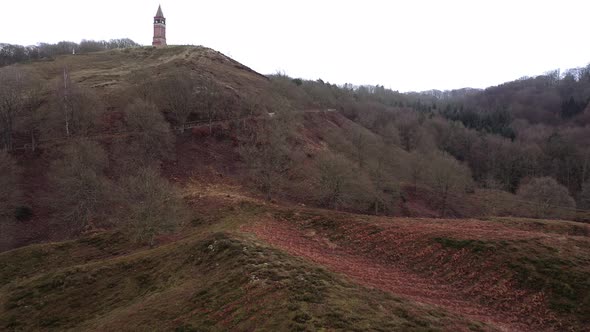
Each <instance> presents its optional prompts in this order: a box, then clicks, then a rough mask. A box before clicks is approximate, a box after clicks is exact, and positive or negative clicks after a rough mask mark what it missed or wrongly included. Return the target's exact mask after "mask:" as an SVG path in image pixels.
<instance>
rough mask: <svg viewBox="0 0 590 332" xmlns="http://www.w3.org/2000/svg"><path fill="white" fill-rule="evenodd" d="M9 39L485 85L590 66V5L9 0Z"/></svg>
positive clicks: (393, 79)
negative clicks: (200, 51) (122, 46)
mask: <svg viewBox="0 0 590 332" xmlns="http://www.w3.org/2000/svg"><path fill="white" fill-rule="evenodd" d="M1 2H2V3H0V10H2V15H1V16H2V20H3V24H2V26H3V30H2V32H0V42H8V43H17V44H35V43H37V42H57V41H60V40H71V41H76V42H79V41H80V40H81V39H83V38H85V39H111V38H122V37H129V38H131V39H133V40H135V41H137V42H139V43H142V44H145V45H149V44H151V37H152V17H153V16H154V14H155V13H156V10H157V8H158V4H159V3H161V5H162V9H163V11H164V14H165V16H166V18H167V30H168V31H167V34H168V43H169V44H196V45H204V46H208V47H211V48H214V49H216V50H218V51H221V52H223V53H225V54H226V55H229V56H231V57H233V58H234V59H236V60H238V61H240V62H242V63H243V64H245V65H247V66H250V67H252V68H253V69H255V70H257V71H259V72H261V73H264V74H269V73H274V72H276V71H278V70H280V71H284V72H286V73H287V74H288V75H290V76H294V77H303V78H307V79H317V78H322V79H324V80H325V81H330V82H332V83H339V84H342V83H347V82H350V83H354V84H381V85H385V87H389V88H392V89H395V90H400V91H409V90H426V89H432V88H436V89H452V88H461V87H486V86H489V85H495V84H499V83H502V82H504V81H509V80H513V79H516V78H519V77H521V76H524V75H536V74H541V73H543V72H545V71H547V70H550V69H554V68H558V67H561V68H569V67H577V66H583V65H586V64H587V63H588V62H590V42H589V41H588V33H589V32H590V30H589V28H588V22H587V16H588V13H589V12H590V1H588V0H559V1H545V0H540V1H518V0H511V1H506V0H494V1H488V0H480V1H478V0H471V1H468V0H450V1H440V0H439V1H436V0H432V1H427V0H417V1H376V0H362V1H360V0H357V1H347V0H340V1H337V0H324V1H321V0H315V1H313V0H298V1H277V0H275V1H271V0H268V1H266V0H250V1H243V0H242V1H239V0H235V1H233V0H217V1H195V0H193V1H186V0H161V1H152V0H118V1H114V0H101V1H82V0H78V1H72V0H52V1H46V0H16V1H12V0H10V1H9V0H2V1H1Z"/></svg>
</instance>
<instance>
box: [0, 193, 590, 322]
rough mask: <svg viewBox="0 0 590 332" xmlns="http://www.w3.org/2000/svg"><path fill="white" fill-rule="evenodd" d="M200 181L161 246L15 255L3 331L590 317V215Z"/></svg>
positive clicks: (1, 301)
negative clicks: (328, 202) (382, 204)
mask: <svg viewBox="0 0 590 332" xmlns="http://www.w3.org/2000/svg"><path fill="white" fill-rule="evenodd" d="M194 189H195V190H194V191H192V190H190V188H187V191H186V199H187V200H188V201H190V202H192V206H193V208H194V209H195V211H198V212H199V215H200V216H201V217H200V219H198V220H195V221H193V223H192V225H190V226H187V227H186V228H185V229H183V230H182V232H180V233H179V234H178V235H176V236H174V237H161V238H159V239H158V243H159V245H158V247H156V248H155V249H149V248H147V247H142V246H138V245H136V244H133V243H130V242H128V240H127V239H126V238H125V237H124V236H122V235H121V234H120V233H117V232H101V233H98V234H95V235H90V236H85V237H82V238H81V239H78V240H74V241H67V242H60V243H48V244H39V245H32V246H28V247H25V248H22V249H17V250H13V251H8V252H4V253H2V254H0V267H1V268H0V281H1V284H2V285H3V286H2V287H1V288H0V308H1V310H0V326H2V329H5V330H14V331H24V330H63V329H78V330H79V329H84V330H138V329H139V330H141V329H146V328H148V329H154V330H179V331H221V330H228V329H231V330H236V331H249V330H254V329H256V330H269V331H276V330H298V331H306V330H309V331H316V330H358V331H365V330H371V331H392V330H412V331H423V330H472V331H493V330H506V329H508V330H514V329H516V330H531V331H536V330H540V329H543V330H544V329H557V330H564V329H568V330H578V331H582V330H584V328H585V327H587V326H588V323H589V321H588V317H590V316H589V315H588V314H589V313H588V310H587V308H588V300H589V294H590V284H588V279H587V276H588V273H590V271H589V270H588V266H590V265H589V264H588V257H590V255H589V254H590V238H589V237H588V235H589V234H590V229H589V227H588V226H587V225H585V224H578V223H571V222H570V223H567V222H554V221H534V220H527V219H506V218H503V219H502V218H498V219H490V220H487V221H481V220H439V219H404V218H402V219H392V218H377V217H367V216H362V215H354V214H346V213H336V212H330V211H325V210H316V209H307V208H297V207H281V206H277V205H268V204H266V203H264V202H263V201H258V200H257V199H254V198H248V197H247V196H243V195H240V194H239V192H238V191H236V189H235V188H232V187H227V186H212V187H207V188H206V189H204V188H200V187H199V188H194ZM197 193H198V194H197ZM230 193H231V194H230Z"/></svg>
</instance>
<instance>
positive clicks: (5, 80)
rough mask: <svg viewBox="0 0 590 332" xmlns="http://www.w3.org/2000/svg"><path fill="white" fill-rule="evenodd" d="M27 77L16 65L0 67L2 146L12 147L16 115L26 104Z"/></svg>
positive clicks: (10, 148)
mask: <svg viewBox="0 0 590 332" xmlns="http://www.w3.org/2000/svg"><path fill="white" fill-rule="evenodd" d="M28 88H29V86H28V79H27V75H26V73H25V72H24V71H22V70H20V69H18V68H16V67H7V68H2V69H0V131H1V134H2V146H3V148H4V149H7V150H9V151H11V150H12V149H13V135H14V133H15V125H16V121H17V117H18V116H19V115H20V114H21V113H22V112H23V110H24V109H25V106H26V99H27V94H28V93H29V91H28Z"/></svg>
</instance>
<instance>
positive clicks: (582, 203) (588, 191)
mask: <svg viewBox="0 0 590 332" xmlns="http://www.w3.org/2000/svg"><path fill="white" fill-rule="evenodd" d="M578 202H579V203H578V206H579V207H580V208H582V209H588V210H590V181H588V182H586V183H584V185H583V186H582V191H581V192H580V197H579V198H578Z"/></svg>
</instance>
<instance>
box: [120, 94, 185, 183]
mask: <svg viewBox="0 0 590 332" xmlns="http://www.w3.org/2000/svg"><path fill="white" fill-rule="evenodd" d="M125 126H126V129H127V131H128V132H130V133H131V135H130V136H128V137H127V138H126V140H125V141H124V142H121V141H117V142H115V143H114V144H113V154H114V155H115V157H114V159H115V163H117V164H118V165H121V166H123V170H124V171H128V170H133V169H135V168H137V167H138V166H140V165H142V166H146V165H153V166H156V167H157V166H159V164H160V162H161V161H163V160H167V159H170V158H172V157H173V155H174V140H175V136H174V134H173V133H172V130H171V129H170V124H169V123H168V122H166V120H165V119H164V116H163V115H162V113H161V112H160V111H159V110H158V108H157V107H156V105H155V104H153V103H149V102H145V101H143V100H141V99H136V100H135V101H133V102H132V103H131V104H130V105H129V106H127V108H126V109H125ZM125 173H128V172H123V174H125Z"/></svg>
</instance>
